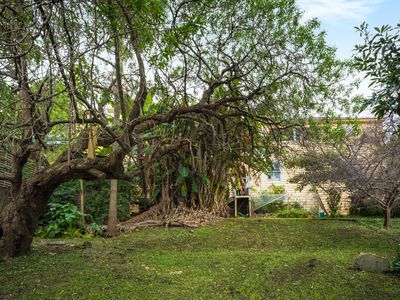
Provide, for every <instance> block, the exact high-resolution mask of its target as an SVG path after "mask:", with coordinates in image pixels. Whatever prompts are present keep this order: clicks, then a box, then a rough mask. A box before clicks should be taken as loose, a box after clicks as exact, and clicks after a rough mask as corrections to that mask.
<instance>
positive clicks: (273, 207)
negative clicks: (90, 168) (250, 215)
mask: <svg viewBox="0 0 400 300" xmlns="http://www.w3.org/2000/svg"><path fill="white" fill-rule="evenodd" d="M285 208H286V204H285V203H283V201H282V200H280V201H275V202H272V203H269V204H267V205H264V206H263V207H260V208H259V209H258V210H257V212H259V213H263V214H271V213H277V212H279V211H281V210H283V209H285Z"/></svg>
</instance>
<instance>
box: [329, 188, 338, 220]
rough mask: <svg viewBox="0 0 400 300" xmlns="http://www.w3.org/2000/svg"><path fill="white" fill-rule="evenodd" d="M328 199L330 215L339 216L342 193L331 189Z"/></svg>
mask: <svg viewBox="0 0 400 300" xmlns="http://www.w3.org/2000/svg"><path fill="white" fill-rule="evenodd" d="M327 194H328V198H327V203H328V207H329V213H330V216H331V217H337V216H339V209H340V200H341V198H342V192H341V191H340V190H339V189H336V188H330V189H328V191H327Z"/></svg>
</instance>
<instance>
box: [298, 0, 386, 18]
mask: <svg viewBox="0 0 400 300" xmlns="http://www.w3.org/2000/svg"><path fill="white" fill-rule="evenodd" d="M383 1H384V0H298V2H297V3H298V5H299V6H300V8H301V9H302V10H304V18H305V19H310V18H314V17H317V18H319V19H321V20H325V21H338V19H353V20H354V19H355V20H362V19H365V16H366V15H368V14H370V13H371V12H373V11H374V9H375V8H376V7H377V5H378V4H379V3H381V2H383Z"/></svg>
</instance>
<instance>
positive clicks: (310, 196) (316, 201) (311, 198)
mask: <svg viewBox="0 0 400 300" xmlns="http://www.w3.org/2000/svg"><path fill="white" fill-rule="evenodd" d="M298 172H301V170H293V169H286V168H285V167H284V166H282V165H281V180H273V179H270V178H268V175H266V174H264V173H260V174H258V175H256V176H254V177H253V178H250V183H249V185H250V190H249V194H250V196H253V197H257V196H259V195H260V194H262V193H263V191H265V190H268V189H269V188H270V187H271V186H272V185H283V186H284V188H285V195H286V200H285V202H286V203H294V202H298V203H300V204H301V205H302V206H303V208H304V209H306V210H308V211H316V210H318V211H321V210H322V208H321V206H320V201H322V203H323V205H324V206H325V208H326V209H328V211H329V207H328V204H327V202H326V199H327V195H326V193H324V192H323V191H322V190H318V192H313V191H311V190H310V187H305V188H304V189H303V190H301V191H300V190H299V189H298V187H297V184H295V183H290V182H289V180H290V178H291V177H292V176H294V175H295V174H296V173H298ZM349 209H350V198H349V196H348V194H347V193H345V192H343V193H342V200H341V203H340V210H339V213H340V214H341V215H348V214H349Z"/></svg>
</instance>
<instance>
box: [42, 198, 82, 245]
mask: <svg viewBox="0 0 400 300" xmlns="http://www.w3.org/2000/svg"><path fill="white" fill-rule="evenodd" d="M82 216H86V217H87V216H88V215H85V214H82V213H81V212H80V211H78V209H77V207H76V206H75V205H73V204H71V203H66V204H60V203H49V211H48V212H47V213H46V214H45V215H44V218H43V219H42V223H41V224H40V227H39V229H38V232H37V235H38V236H41V237H45V238H57V237H61V236H64V235H67V236H81V235H83V234H84V233H85V229H84V226H83V223H82Z"/></svg>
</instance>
